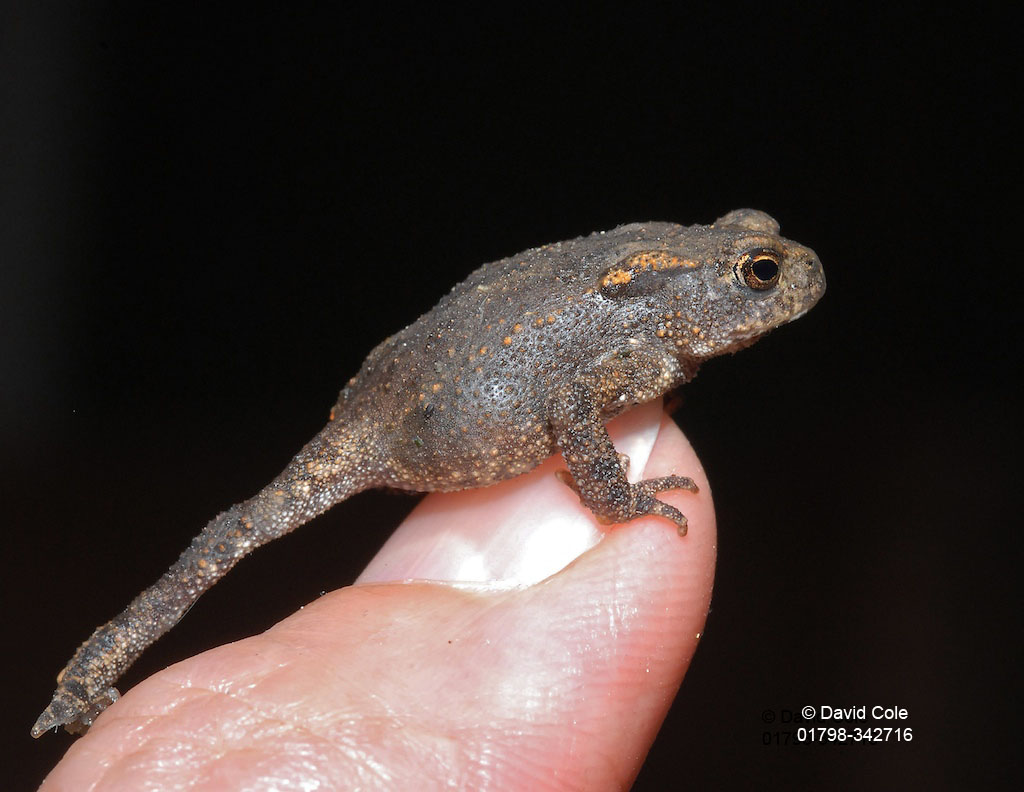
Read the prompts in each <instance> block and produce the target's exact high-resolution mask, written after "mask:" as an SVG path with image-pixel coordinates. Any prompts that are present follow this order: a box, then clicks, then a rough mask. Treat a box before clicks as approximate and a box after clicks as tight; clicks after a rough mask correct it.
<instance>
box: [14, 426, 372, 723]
mask: <svg viewBox="0 0 1024 792" xmlns="http://www.w3.org/2000/svg"><path fill="white" fill-rule="evenodd" d="M351 437H352V434H351V433H346V432H345V431H344V429H343V428H339V425H338V424H337V423H332V424H329V425H328V427H327V429H325V430H324V431H323V432H321V433H320V434H319V435H317V437H316V438H314V439H313V440H312V441H311V442H310V443H309V444H307V445H306V447H305V448H303V449H302V451H301V452H299V454H298V455H297V456H296V457H295V459H293V460H292V461H291V462H290V463H289V465H288V467H287V468H285V470H284V471H283V472H282V473H281V475H279V476H278V477H277V478H276V479H274V481H273V482H272V483H271V484H270V485H268V486H267V487H265V488H264V489H262V490H261V491H260V492H259V493H258V494H257V495H256V496H255V497H253V498H250V499H249V500H247V501H244V502H243V503H239V504H237V505H235V506H232V507H231V508H230V509H228V510H227V511H226V512H224V513H222V514H220V515H218V516H217V517H216V518H214V519H213V520H212V521H211V522H210V523H209V524H208V525H207V526H206V527H205V528H204V529H203V530H202V532H201V533H200V534H199V535H198V536H196V537H195V539H193V540H192V543H191V544H190V545H189V547H188V549H186V550H185V552H184V553H182V554H181V556H180V557H179V558H178V560H177V561H176V562H175V563H174V565H173V566H171V568H170V569H168V570H167V571H166V572H165V573H164V574H163V576H161V578H160V579H159V580H158V581H157V582H156V583H154V584H153V585H152V586H150V587H149V588H148V589H146V590H145V591H144V592H142V593H141V594H140V595H139V596H137V597H136V598H135V599H134V600H132V601H131V603H130V604H129V605H128V607H127V608H125V609H124V611H122V612H121V613H120V614H119V615H118V616H116V617H114V618H113V619H111V620H110V621H109V622H107V623H106V624H104V625H103V626H101V627H99V628H97V629H96V631H95V632H94V633H93V634H92V636H91V637H90V638H89V640H87V641H86V642H85V643H84V644H82V645H81V646H80V647H79V648H78V651H77V652H75V654H74V656H73V657H72V658H71V660H70V661H69V662H68V664H67V665H66V666H65V667H64V669H63V670H62V671H61V672H60V674H58V675H57V689H56V691H54V694H53V700H52V701H51V702H50V705H49V706H48V707H47V708H46V710H44V711H43V713H42V714H41V715H40V716H39V719H38V720H37V721H36V723H35V725H34V726H33V727H32V736H33V737H38V736H40V735H41V734H43V733H44V732H46V731H48V730H49V729H52V728H54V727H55V726H60V725H64V726H65V728H67V730H68V731H70V732H71V733H73V734H76V733H77V734H81V733H84V732H85V731H86V730H87V729H88V727H89V725H90V724H91V723H92V721H93V719H94V718H95V717H96V716H97V715H99V713H100V712H101V711H102V710H103V709H105V708H106V707H107V706H109V705H110V704H111V703H112V702H113V701H114V700H115V699H116V698H117V691H116V690H115V689H114V688H112V687H111V685H112V683H113V682H114V681H116V680H117V678H118V677H120V676H121V674H123V673H124V672H125V670H127V668H128V667H129V666H130V665H131V664H132V663H133V662H135V660H136V659H137V658H138V657H139V655H141V654H142V652H143V651H144V650H145V649H146V647H148V646H149V645H150V644H152V643H153V642H154V641H156V639H157V638H159V637H160V636H161V635H163V634H164V633H165V632H167V631H168V630H169V629H171V627H173V626H174V625H175V624H176V623H177V622H178V620H179V619H181V617H182V616H183V615H184V614H185V612H186V611H187V610H188V609H189V608H190V607H192V604H193V603H194V602H195V601H196V600H197V599H198V598H199V596H200V595H201V594H202V593H203V592H205V591H206V590H207V589H209V588H210V587H211V586H212V585H213V584H214V583H216V582H217V581H218V580H220V578H222V577H223V576H224V575H225V574H226V573H227V572H228V570H230V569H231V568H232V567H233V566H234V565H235V564H236V563H238V561H240V560H241V559H242V558H243V557H244V556H246V555H248V554H249V553H250V552H251V551H253V550H255V549H256V548H257V547H259V546H260V545H263V544H266V543H267V542H270V541H272V540H274V539H276V538H277V537H279V536H283V535H284V534H286V533H289V532H290V531H292V530H293V529H295V528H297V527H298V526H300V525H302V524H303V523H305V522H308V521H309V520H311V519H312V518H313V517H315V516H317V515H318V514H320V513H322V512H324V511H326V510H327V509H328V508H330V507H331V506H332V505H334V504H335V503H338V502H339V501H342V500H344V499H345V498H347V497H348V496H350V495H353V494H354V493H356V492H358V491H360V490H363V489H366V488H367V487H368V486H370V483H369V482H367V481H366V478H365V477H366V473H365V472H363V471H365V470H366V469H367V466H366V464H365V463H366V460H365V458H364V456H363V455H361V454H360V453H358V449H359V448H361V447H364V446H361V445H359V444H357V443H354V442H352V440H351ZM353 449H356V450H357V451H353Z"/></svg>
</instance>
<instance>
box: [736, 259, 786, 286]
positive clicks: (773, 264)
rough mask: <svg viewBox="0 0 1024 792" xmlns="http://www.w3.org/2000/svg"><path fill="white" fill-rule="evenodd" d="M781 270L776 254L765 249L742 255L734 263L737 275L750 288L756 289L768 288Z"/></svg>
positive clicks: (777, 277)
mask: <svg viewBox="0 0 1024 792" xmlns="http://www.w3.org/2000/svg"><path fill="white" fill-rule="evenodd" d="M781 272H782V270H781V268H780V267H779V258H778V256H776V254H774V253H772V252H770V251H767V250H759V251H758V252H757V253H751V254H749V255H747V256H744V257H743V260H742V261H741V262H740V263H739V264H737V265H736V275H737V277H739V279H740V280H742V281H743V282H744V283H745V284H747V286H749V287H750V288H751V289H757V290H758V291H764V290H765V289H770V288H771V287H772V286H774V285H775V284H776V283H778V282H779V275H780V274H781Z"/></svg>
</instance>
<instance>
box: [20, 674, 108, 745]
mask: <svg viewBox="0 0 1024 792" xmlns="http://www.w3.org/2000/svg"><path fill="white" fill-rule="evenodd" d="M69 687H70V684H69V685H67V686H66V685H64V684H62V685H61V686H60V687H59V688H57V692H56V693H54V694H53V701H51V702H50V706H49V707H47V708H46V709H45V710H43V714H42V715H40V716H39V718H38V719H37V720H36V722H35V725H34V726H33V727H32V736H33V737H39V736H41V735H43V734H44V733H46V732H48V731H49V730H50V729H54V728H57V727H58V726H63V727H64V730H65V731H67V732H68V733H69V734H75V735H82V734H85V733H86V732H87V731H89V727H90V726H92V724H93V721H95V720H96V718H98V717H99V714H100V713H101V712H103V710H105V709H106V708H107V707H109V706H110V705H111V704H113V703H114V702H115V701H117V700H118V699H119V698H120V697H121V695H120V694H119V693H118V692H117V688H107V689H106V690H105V691H104V692H103V693H101V694H100V695H99V696H97V697H96V698H94V699H93V700H92V701H86V700H85V699H84V698H81V697H79V696H77V695H75V694H74V693H73V692H72V691H71V690H69ZM83 692H84V691H83Z"/></svg>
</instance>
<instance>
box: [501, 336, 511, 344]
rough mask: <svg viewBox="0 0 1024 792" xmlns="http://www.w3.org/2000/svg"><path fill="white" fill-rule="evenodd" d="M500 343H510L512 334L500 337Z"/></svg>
mask: <svg viewBox="0 0 1024 792" xmlns="http://www.w3.org/2000/svg"><path fill="white" fill-rule="evenodd" d="M501 343H503V344H504V345H505V346H508V345H509V344H511V343H512V336H505V337H504V338H503V339H501Z"/></svg>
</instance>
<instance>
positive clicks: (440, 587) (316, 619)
mask: <svg viewBox="0 0 1024 792" xmlns="http://www.w3.org/2000/svg"><path fill="white" fill-rule="evenodd" d="M609 430H610V432H611V434H612V438H613V440H614V441H615V444H616V447H617V448H618V450H619V451H620V452H625V453H627V454H628V455H629V456H630V459H631V473H630V478H631V479H636V478H652V477H658V476H665V475H669V474H674V473H676V474H681V475H686V476H690V477H692V478H693V479H694V480H695V481H696V483H697V484H698V486H699V487H700V492H699V493H698V494H693V493H688V492H681V491H673V492H664V493H661V494H660V495H659V496H658V497H659V498H660V499H662V500H664V501H665V502H667V503H670V504H672V505H674V506H676V507H677V508H679V509H680V510H681V511H683V512H684V513H685V514H686V516H687V517H688V518H689V533H688V535H687V536H686V537H685V538H683V539H680V537H679V536H678V534H677V532H676V529H675V526H674V525H673V524H672V523H671V522H669V521H667V520H665V519H662V518H658V517H644V518H641V519H637V520H634V521H632V522H630V523H628V524H625V525H621V526H615V527H613V528H610V527H607V526H602V525H600V524H598V523H597V521H596V520H595V519H594V517H593V515H592V514H591V513H590V512H589V511H587V510H586V509H585V508H584V507H583V506H581V505H580V503H579V501H578V499H577V497H576V496H575V495H574V494H573V493H572V491H571V490H569V489H568V488H567V487H566V486H565V485H564V484H562V483H561V482H559V481H558V479H557V478H556V476H555V475H554V474H555V471H556V470H558V469H559V468H560V467H562V466H563V465H562V462H561V459H560V458H559V457H555V458H554V459H551V460H549V461H548V462H546V463H545V464H544V465H542V466H541V467H539V468H537V469H536V470H534V471H533V472H531V473H529V474H527V475H525V476H520V477H519V478H516V479H512V480H510V481H506V482H503V483H501V484H498V485H496V486H493V487H488V488H485V489H478V490H469V491H465V492H459V493H447V494H434V495H430V496H428V497H427V498H426V499H425V500H424V501H423V502H422V503H421V504H420V505H419V506H418V507H417V508H416V509H415V511H414V512H413V514H412V515H410V517H409V519H408V520H406V522H405V523H403V525H402V526H401V527H400V528H399V529H398V530H397V531H396V532H395V534H394V536H392V538H391V539H390V540H388V542H387V543H386V544H385V546H384V547H383V548H382V550H381V552H380V553H379V554H378V556H377V557H376V558H375V559H374V560H373V561H372V562H371V564H370V566H369V567H368V568H367V569H366V570H365V571H364V573H363V575H362V576H361V577H360V578H359V581H357V584H356V585H354V586H349V587H347V588H343V589H340V590H338V591H334V592H332V593H330V594H328V595H326V596H324V597H321V598H320V599H318V600H317V601H315V602H313V603H311V604H309V605H307V606H306V607H305V608H304V609H302V610H300V611H298V612H297V613H295V614H294V615H292V616H290V617H289V618H287V619H285V620H284V621H282V622H280V623H279V624H277V625H275V626H274V627H272V628H270V629H269V630H267V631H266V632H265V633H262V634H260V635H256V636H253V637H251V638H248V639H245V640H242V641H238V642H236V643H234V644H229V645H226V646H221V647H219V648H216V649H212V650H210V651H207V652H204V653H202V654H200V655H197V656H196V657H193V658H190V659H188V660H185V661H183V662H180V663H177V664H176V665H174V666H171V667H170V668H168V669H166V670H165V671H163V672H161V673H158V674H156V675H154V676H153V677H150V678H149V679H147V680H145V681H144V682H142V683H141V684H139V685H137V686H136V687H135V688H134V689H132V690H131V691H129V692H128V693H127V694H126V695H125V696H124V697H123V698H122V699H121V700H120V701H119V702H117V703H116V704H114V705H113V706H111V707H110V708H109V709H108V710H107V711H105V712H104V713H103V714H102V715H101V716H100V717H99V718H98V719H97V721H96V723H95V725H93V727H92V728H91V729H90V731H89V733H88V734H87V735H85V736H84V737H82V738H81V739H79V740H77V741H76V742H74V743H73V744H72V746H71V748H70V749H69V751H68V753H67V754H66V756H65V757H64V759H63V760H62V761H61V762H60V763H59V764H58V765H57V767H56V768H55V769H54V770H53V772H52V773H51V774H50V776H49V777H48V778H47V779H46V781H45V782H44V784H43V787H42V789H43V790H47V792H52V790H97V791H98V790H129V789H140V788H155V787H160V788H165V789H189V790H219V789H235V788H245V789H252V790H259V789H271V788H277V789H301V788H311V787H310V782H311V781H319V782H320V784H321V786H320V787H313V788H320V789H334V788H338V789H347V788H364V789H417V790H429V789H436V788H442V787H446V786H448V785H451V786H453V787H454V788H460V789H480V788H494V789H505V790H515V789H531V790H549V789H550V790H554V789H627V788H628V787H629V786H630V784H631V782H632V780H633V779H634V778H635V777H636V774H637V773H638V772H639V770H640V767H641V765H642V763H643V760H644V757H645V756H646V754H647V751H648V749H649V748H650V745H651V743H652V742H653V740H654V737H655V735H656V733H657V730H658V728H659V726H660V724H661V721H662V719H663V718H664V716H665V714H666V712H667V711H668V708H669V705H670V704H671V702H672V699H673V697H674V695H675V692H676V689H677V688H678V686H679V684H680V682H681V681H682V678H683V674H684V673H685V672H686V669H687V667H688V665H689V662H690V659H691V658H692V656H693V653H694V652H695V650H696V647H697V643H698V640H699V635H700V634H701V633H702V632H703V629H704V620H705V617H706V615H707V611H708V605H709V603H710V598H711V584H712V579H713V574H714V562H715V544H716V539H715V522H714V513H713V508H712V503H711V498H710V491H709V489H708V486H707V481H706V479H705V477H704V472H703V470H702V468H701V467H700V463H699V462H698V461H697V459H696V457H695V456H694V454H693V450H692V449H691V448H690V447H689V445H688V444H687V442H686V440H685V438H684V437H683V436H682V434H681V433H680V432H679V430H678V428H677V427H676V426H675V425H674V424H673V423H672V422H671V421H670V420H669V419H667V418H665V417H664V416H663V415H662V413H661V408H660V405H659V404H658V403H657V402H655V403H651V404H647V405H642V406H640V407H638V408H636V409H634V410H633V411H631V412H630V413H627V414H626V415H624V416H622V417H621V418H619V419H617V420H616V421H613V422H612V423H611V424H610V425H609ZM339 530H362V531H365V530H375V528H374V527H373V526H352V525H350V526H341V527H339ZM380 530H384V529H383V528H382V529H380ZM339 541H343V537H342V538H339ZM259 552H273V548H272V547H271V548H267V549H262V550H260V551H259ZM295 574H301V570H296V571H295ZM409 580H417V581H422V580H432V581H449V582H429V583H428V582H395V581H409ZM450 581H474V582H473V583H472V584H471V585H470V584H468V583H463V584H458V585H457V584H454V583H452V582H450ZM493 581H502V582H500V583H494V582H493ZM304 782H305V784H306V786H305V787H304V786H303V783H304ZM147 785H148V786H147Z"/></svg>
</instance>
